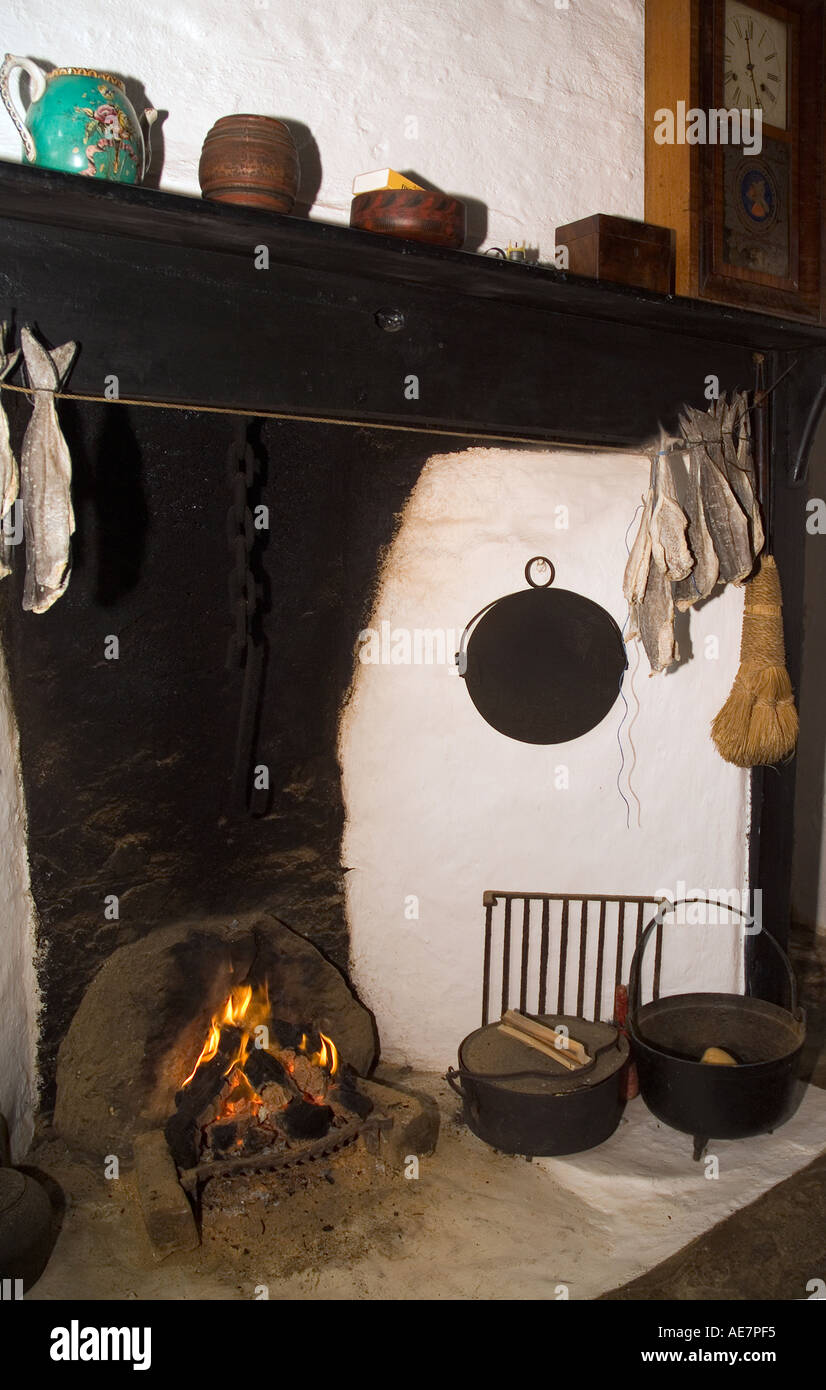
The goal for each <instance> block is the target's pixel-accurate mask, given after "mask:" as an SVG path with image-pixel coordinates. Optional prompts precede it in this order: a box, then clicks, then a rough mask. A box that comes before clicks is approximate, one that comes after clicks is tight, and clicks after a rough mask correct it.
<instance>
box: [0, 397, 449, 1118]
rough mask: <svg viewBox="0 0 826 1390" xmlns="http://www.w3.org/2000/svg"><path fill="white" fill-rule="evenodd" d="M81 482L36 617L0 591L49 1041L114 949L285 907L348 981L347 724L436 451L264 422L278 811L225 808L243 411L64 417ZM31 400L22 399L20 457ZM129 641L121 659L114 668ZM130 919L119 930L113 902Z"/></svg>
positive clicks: (355, 433) (263, 708)
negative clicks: (373, 618) (237, 439)
mask: <svg viewBox="0 0 826 1390" xmlns="http://www.w3.org/2000/svg"><path fill="white" fill-rule="evenodd" d="M60 410H61V419H62V422H63V425H64V429H65V433H66V436H67V439H68V442H69V446H70V450H71V454H72V459H73V467H74V499H75V509H76V514H77V536H76V545H75V565H74V571H73V574H72V579H71V583H70V585H69V588H68V590H67V592H66V594H65V595H64V596H63V597H62V598H61V599H59V600H58V602H57V603H56V604H55V605H54V607H53V608H52V609H51V610H50V611H49V612H48V613H46V614H44V615H39V616H38V615H33V614H28V613H23V612H22V610H21V607H20V598H21V593H22V579H23V563H22V562H23V556H22V553H19V554H18V556H17V566H16V570H15V573H14V575H13V576H12V577H11V579H8V580H6V582H5V583H4V584H3V585H2V586H0V608H1V609H2V621H3V635H4V640H5V644H6V650H7V653H8V660H9V668H10V675H11V681H12V690H13V695H14V700H15V706H16V711H17V717H18V722H19V726H20V738H21V754H22V764H23V778H24V784H25V793H26V801H27V807H28V817H29V847H30V861H31V873H32V887H33V892H34V897H35V902H36V906H37V911H38V914H39V919H40V929H39V930H40V946H41V960H40V977H41V987H42V991H43V998H44V1006H45V1007H44V1013H43V1019H42V1039H41V1059H40V1060H41V1068H42V1074H43V1079H44V1083H45V1087H46V1093H45V1099H46V1101H47V1102H48V1100H49V1097H50V1094H51V1092H50V1088H51V1085H52V1081H53V1074H54V1059H55V1054H56V1050H57V1047H58V1045H59V1043H60V1041H61V1039H62V1038H63V1036H64V1034H65V1032H66V1030H67V1028H68V1025H69V1022H70V1020H71V1018H72V1016H73V1014H74V1012H75V1010H76V1008H77V1006H78V1004H79V1002H80V999H81V997H82V994H83V991H84V990H85V988H86V986H87V984H88V983H89V981H90V979H91V978H92V977H93V976H94V974H95V973H96V971H97V970H98V969H99V967H100V966H101V964H102V963H103V961H104V960H106V959H107V957H108V956H109V955H110V954H111V953H112V952H113V951H114V950H115V949H116V948H117V947H119V946H122V945H124V944H125V943H127V942H130V941H134V940H137V939H138V938H140V937H141V936H143V935H145V934H146V933H148V932H150V931H152V930H153V928H155V927H157V926H159V925H162V924H165V923H169V922H171V921H174V920H176V919H179V918H185V917H186V918H191V917H192V916H193V915H197V913H199V912H203V913H207V914H209V915H210V916H215V915H216V914H222V913H226V914H228V915H234V914H236V913H239V912H242V911H246V910H250V909H265V910H266V909H268V910H271V911H273V912H275V913H276V914H277V915H278V916H279V917H280V918H281V919H282V920H283V921H285V922H287V923H288V924H289V925H290V926H291V927H293V929H294V930H296V931H298V932H300V933H302V934H303V935H306V936H307V937H309V938H310V939H311V940H312V941H313V942H314V943H315V944H316V945H317V946H318V947H319V948H320V949H321V950H322V951H323V952H324V953H325V954H326V955H327V956H328V957H329V958H330V959H331V960H332V961H334V962H335V963H336V964H337V965H338V966H339V967H341V968H342V969H343V970H344V971H345V973H346V968H347V959H348V941H347V929H346V922H345V918H344V912H343V899H342V867H341V864H340V856H339V843H340V835H341V829H342V818H343V809H342V799H341V790H340V778H339V769H338V765H337V760H336V736H337V724H338V716H339V710H340V707H341V703H342V700H343V697H344V695H345V693H346V689H347V686H348V684H349V680H350V678H351V674H352V663H353V652H354V643H355V639H356V634H357V632H358V630H359V628H360V627H362V626H363V625H364V623H365V621H366V615H367V613H368V611H369V605H370V598H371V594H372V590H373V586H374V584H375V580H376V575H377V568H378V564H379V560H380V555H381V550H382V547H383V546H385V545H386V544H387V543H388V542H389V541H390V539H391V538H392V534H393V529H394V525H395V518H396V515H397V513H398V512H399V510H400V509H401V507H402V506H403V504H404V501H405V499H406V497H407V495H408V493H409V491H410V488H411V487H412V485H413V483H414V482H415V480H416V478H417V476H418V474H419V472H420V470H421V467H422V466H423V464H424V462H425V460H426V459H427V457H428V456H429V455H430V454H431V453H434V452H438V451H440V450H443V449H444V448H445V446H446V441H445V440H444V439H443V438H441V437H433V436H417V435H412V434H411V435H407V434H399V433H396V432H393V433H383V432H381V431H373V430H369V431H368V430H363V429H354V428H350V427H346V426H321V425H303V424H295V423H292V422H289V423H284V422H265V423H262V424H260V426H258V427H256V426H253V427H252V429H251V437H252V439H253V441H254V444H255V448H256V452H257V454H258V455H259V457H260V458H261V460H262V464H263V482H262V488H261V500H262V501H263V502H264V503H265V504H266V505H267V506H268V507H269V512H270V531H269V535H268V538H267V543H266V546H265V548H264V551H263V556H262V559H263V565H264V568H265V571H266V575H267V583H266V598H265V606H266V609H267V611H266V612H265V614H264V619H263V630H264V636H265V638H266V643H267V647H268V650H269V659H268V663H267V669H266V675H265V682H264V687H263V693H262V698H261V702H260V720H259V728H258V734H257V743H256V751H255V762H256V763H263V764H266V765H267V766H268V768H269V772H270V779H271V791H270V797H269V802H268V805H267V807H266V808H265V811H264V814H262V815H258V816H251V815H249V814H248V813H243V812H242V813H241V814H238V813H237V811H234V810H233V806H232V801H231V796H230V774H231V769H232V764H233V757H234V748H235V742H236V734H237V728H238V721H239V714H240V703H241V675H240V673H239V672H238V671H237V670H235V671H233V670H228V669H227V666H226V654H227V646H228V639H229V637H230V633H231V617H230V599H229V576H230V567H231V566H230V558H229V550H228V546H227V539H226V517H227V511H228V508H229V506H230V501H231V498H230V491H229V485H228V482H227V472H226V456H227V448H228V445H229V443H230V441H231V440H232V439H233V437H234V435H235V434H236V431H237V427H238V422H237V421H236V420H233V419H232V418H230V417H222V416H213V415H207V414H203V413H202V414H199V413H195V412H192V413H190V412H180V411H162V410H155V409H150V408H140V409H137V408H132V407H127V406H121V405H103V404H100V405H82V406H81V405H78V404H77V403H73V402H64V403H62V404H61V407H60ZM28 411H29V407H28V405H27V403H26V402H25V399H24V398H22V397H14V398H13V400H12V403H11V405H10V416H11V419H12V433H13V438H14V439H15V440H16V441H17V442H18V443H19V441H20V438H21V435H22V430H23V428H24V427H25V422H26V420H27V418H28ZM112 635H114V636H117V638H118V640H119V657H118V659H117V660H107V658H106V655H105V651H106V639H107V637H109V636H112ZM110 894H115V895H117V897H118V903H119V916H118V918H117V920H107V917H106V913H105V900H106V898H107V895H110Z"/></svg>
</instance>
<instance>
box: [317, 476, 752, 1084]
mask: <svg viewBox="0 0 826 1390" xmlns="http://www.w3.org/2000/svg"><path fill="white" fill-rule="evenodd" d="M648 471H649V466H648V460H647V459H644V458H639V457H629V456H627V455H621V454H605V455H592V454H589V453H586V452H579V451H577V452H575V453H558V454H553V453H547V452H534V451H530V452H522V451H518V452H517V451H514V450H509V449H490V450H469V451H466V452H463V453H454V454H445V455H440V456H438V457H435V458H432V459H431V460H430V461H429V463H428V465H427V467H426V469H425V470H424V472H423V474H422V476H421V478H420V480H419V482H418V485H417V487H416V488H415V491H414V493H413V496H412V498H411V500H410V502H409V504H408V506H407V508H406V510H405V513H404V517H403V521H402V525H401V528H400V530H399V533H398V536H397V538H396V540H395V542H394V544H393V546H392V547H391V549H390V551H389V553H388V556H387V559H386V564H385V569H384V574H383V580H382V584H381V587H380V591H379V593H378V596H377V599H376V605H375V610H374V614H373V617H372V619H371V624H370V625H371V627H374V628H377V629H380V624H381V622H382V621H385V622H388V623H389V624H390V628H391V631H392V630H393V629H399V628H405V627H406V628H420V629H428V628H429V629H434V628H447V629H451V628H452V629H455V630H456V632H457V633H458V634H461V631H462V629H463V627H464V625H465V623H467V622H468V621H469V620H470V619H471V618H472V616H473V615H474V614H475V613H477V612H478V611H479V609H481V608H482V607H483V606H484V605H485V604H486V603H489V602H490V601H491V600H492V599H496V598H498V597H500V596H501V595H503V594H507V593H511V592H513V591H514V590H516V589H521V588H523V587H524V578H523V570H524V566H525V563H526V561H527V560H528V559H529V558H530V557H531V556H532V555H537V554H542V555H547V556H548V557H549V558H550V559H551V560H552V561H553V563H554V565H555V566H556V579H555V584H556V585H557V586H558V587H560V588H565V589H573V590H576V591H577V592H579V593H582V594H585V595H586V596H587V597H588V598H591V599H594V600H595V601H596V602H597V603H600V604H602V605H603V606H604V607H605V608H606V609H607V610H608V612H609V613H611V614H612V615H613V617H614V618H615V619H616V621H617V622H618V623H619V624H620V626H622V624H623V622H624V619H625V612H624V600H623V597H622V575H623V570H624V567H625V560H626V548H625V533H626V529H627V527H628V525H629V522H630V520H631V518H632V516H633V514H634V510H635V508H636V506H637V504H638V502H639V501H640V497H641V494H642V493H643V491H644V490H645V487H646V486H647V481H648ZM560 504H561V505H563V506H564V507H566V508H567V509H568V521H569V525H568V528H567V529H557V527H556V521H557V515H558V514H557V512H556V508H557V507H558V506H560ZM560 515H561V514H560ZM631 536H633V532H632V533H631ZM629 539H631V537H629ZM742 603H743V600H742V593H741V592H737V591H735V590H734V589H729V590H727V591H726V592H725V593H724V594H723V595H721V596H720V597H718V598H715V599H714V600H713V601H711V602H709V603H707V604H706V605H704V607H703V609H702V611H700V612H694V613H693V614H692V615H691V625H690V639H691V645H692V648H693V656H692V659H691V660H690V661H688V662H687V663H686V664H685V665H684V666H682V667H680V668H678V669H677V670H676V671H675V672H674V673H673V674H668V675H659V676H651V675H650V673H649V668H648V665H647V662H646V661H645V658H644V657H643V658H642V661H641V664H640V666H639V669H638V670H637V672H636V675H635V676H634V680H633V690H634V692H635V693H636V696H637V697H638V698H639V702H640V711H639V716H638V717H637V718H636V720H635V722H634V725H633V733H632V738H633V743H634V746H635V748H636V765H635V767H634V768H633V771H632V772H631V784H632V787H633V789H634V790H635V791H636V794H637V796H638V797H639V801H640V803H641V827H638V826H637V823H636V806H635V803H634V802H633V800H632V803H631V804H632V810H633V813H634V814H633V815H632V819H631V828H630V829H629V828H627V826H626V810H625V805H624V803H623V801H622V799H621V797H620V794H619V791H618V789H617V776H618V773H619V770H620V750H619V746H618V743H617V733H618V728H619V725H620V720H621V717H622V713H623V706H622V702H621V701H618V702H617V704H616V705H615V706H614V708H613V710H612V711H611V713H610V714H609V715H608V716H607V718H606V719H605V720H604V721H603V723H602V724H600V725H599V726H598V727H597V728H596V729H594V730H592V731H591V732H590V733H589V734H586V735H584V736H583V737H582V738H581V739H577V740H574V741H573V742H571V743H568V744H565V745H560V746H557V747H548V748H541V747H535V746H533V745H529V744H522V743H518V742H515V741H513V740H511V739H508V738H505V737H503V736H502V735H501V734H499V733H497V732H496V731H495V730H494V729H492V728H490V727H489V725H487V724H486V723H485V722H484V720H483V719H482V718H481V716H480V715H479V714H478V713H477V711H476V709H475V707H474V706H473V704H472V702H471V700H470V697H469V695H468V694H467V691H466V690H465V688H464V684H463V682H462V680H461V679H460V678H459V677H458V676H456V675H454V674H451V673H450V670H449V667H447V666H438V665H424V664H421V665H393V664H372V663H367V662H364V663H361V662H360V663H359V664H358V666H357V672H356V678H355V682H354V688H353V692H352V698H351V700H350V703H349V705H348V707H347V709H346V712H345V717H344V720H343V727H342V737H341V761H342V767H343V774H344V793H345V803H346V808H347V830H346V836H345V846H344V858H343V862H344V864H345V865H346V866H347V870H348V872H347V875H346V883H347V891H348V904H349V913H350V920H351V930H352V942H353V944H352V952H353V965H354V975H355V980H356V984H357V986H358V987H359V990H360V992H361V994H362V997H363V998H364V1001H365V1002H366V1003H367V1004H368V1005H369V1007H370V1008H372V1009H373V1010H374V1011H375V1014H376V1018H377V1021H378V1026H379V1034H380V1037H381V1040H382V1048H383V1053H384V1055H385V1056H387V1057H389V1058H391V1059H396V1060H405V1061H408V1062H412V1063H415V1064H416V1065H419V1066H424V1067H443V1066H445V1065H446V1064H447V1063H449V1062H450V1061H452V1060H453V1059H454V1056H455V1052H456V1045H457V1043H458V1042H459V1041H460V1040H461V1038H462V1037H463V1036H464V1034H465V1033H467V1032H469V1031H470V1030H471V1029H472V1028H474V1027H478V1024H479V1011H480V1000H481V964H482V924H483V911H482V893H483V891H484V890H485V889H486V888H496V889H501V890H512V891H518V890H520V889H521V890H523V891H524V890H528V891H540V892H542V891H544V892H562V893H564V892H571V893H573V892H580V893H582V892H585V893H609V894H628V895H642V894H648V893H656V892H658V891H668V892H670V894H676V893H678V892H679V891H680V889H679V887H678V885H679V882H680V880H683V881H684V883H685V885H686V888H687V889H688V890H689V891H691V890H694V891H699V892H705V893H707V894H713V893H714V892H715V891H725V892H732V891H737V892H740V891H742V890H743V888H744V884H745V877H746V869H747V864H746V859H747V856H746V825H747V785H748V784H747V776H746V774H745V773H743V772H741V771H739V770H738V769H736V768H733V767H731V766H730V765H729V764H727V763H724V762H723V761H722V759H721V758H720V757H719V756H718V754H717V752H716V750H715V748H714V746H713V744H712V742H711V739H710V737H709V724H710V721H711V719H712V717H713V716H714V715H715V714H716V712H717V710H718V709H719V708H720V706H721V705H722V704H723V702H724V700H725V699H726V696H727V695H728V692H729V690H730V688H731V683H732V680H733V678H734V673H735V671H736V669H737V665H738V660H739V647H740V625H741V617H742ZM709 637H711V638H716V639H717V647H716V650H718V652H719V654H718V655H716V656H715V655H714V654H713V653H714V651H715V644H714V643H713V642H712V643H708V644H707V642H706V639H707V638H709ZM363 650H364V652H365V654H366V651H367V648H366V646H365V647H364V648H363ZM636 651H637V649H636V646H634V647H633V648H632V652H631V665H632V667H633V666H634V665H635V664H636V661H637V656H636ZM626 691H627V693H628V699H629V704H630V705H631V709H632V713H633V710H634V708H635V700H634V698H633V694H632V691H631V690H630V689H629V686H628V678H626ZM625 748H626V757H627V759H628V760H629V763H630V761H632V760H633V753H632V752H631V750H630V749H629V746H628V743H627V739H626V743H625ZM628 765H629V764H628V763H627V765H626V767H628ZM563 766H564V767H565V768H566V769H567V771H568V782H569V785H568V787H567V788H564V787H563V788H561V789H560V787H559V786H558V785H557V783H558V782H562V781H564V778H560V777H558V776H557V773H558V769H559V768H560V767H563ZM622 785H623V789H624V790H625V791H626V795H628V789H627V783H626V782H625V781H623V782H622ZM410 898H416V899H418V914H419V915H418V919H415V918H413V919H411V918H410V916H409V915H406V914H407V912H409V910H410V904H409V899H410ZM414 910H415V905H414ZM737 942H738V936H737V933H736V932H735V930H734V929H732V928H731V927H729V926H724V925H719V924H718V925H711V926H708V927H705V926H703V927H695V926H692V925H690V924H686V925H684V926H680V927H677V928H674V929H671V930H670V931H669V936H668V939H667V942H666V946H667V948H668V949H666V950H665V951H664V973H663V992H664V993H669V992H672V991H673V990H676V989H678V988H680V987H688V985H689V984H691V983H693V985H694V987H695V988H717V989H737V988H739V978H740V977H739V971H738V969H737V968H736V966H735V959H737V960H738V961H739V959H740V957H739V955H738V951H737ZM590 975H591V977H592V975H593V972H590Z"/></svg>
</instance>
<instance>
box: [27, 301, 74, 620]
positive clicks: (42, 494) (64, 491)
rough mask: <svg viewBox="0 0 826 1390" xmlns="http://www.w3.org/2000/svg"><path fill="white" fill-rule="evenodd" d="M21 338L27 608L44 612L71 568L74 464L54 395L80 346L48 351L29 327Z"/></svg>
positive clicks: (62, 589) (64, 345)
mask: <svg viewBox="0 0 826 1390" xmlns="http://www.w3.org/2000/svg"><path fill="white" fill-rule="evenodd" d="M20 340H21V343H22V346H23V357H24V359H25V362H26V368H27V371H28V374H29V384H30V386H31V387H32V390H33V393H34V409H33V411H32V418H31V420H30V421H29V423H28V426H27V427H26V434H25V438H24V440H23V450H22V455H21V470H20V496H21V500H22V502H23V528H24V531H25V535H26V581H25V584H24V587H23V607H24V609H26V610H27V611H28V610H30V611H32V612H34V613H45V612H46V610H47V609H48V608H51V606H52V604H53V603H54V602H55V600H56V599H58V598H59V597H60V595H61V594H62V593H63V592H64V590H65V588H66V585H67V584H68V582H69V574H70V568H71V565H70V545H71V541H70V538H71V536H72V534H73V533H74V529H75V517H74V511H73V510H72V492H71V482H72V461H71V458H70V457H69V450H68V448H67V446H66V441H65V439H64V438H63V434H62V432H61V429H60V425H59V424H58V421H57V414H56V412H55V403H54V393H55V391H56V390H58V389H59V388H60V386H61V385H62V384H63V381H64V378H65V377H66V375H67V373H68V371H69V368H70V367H71V365H72V361H73V360H74V355H75V351H76V347H77V344H76V343H64V344H63V345H62V347H58V348H54V349H53V350H52V351H48V350H47V349H46V348H44V347H42V346H41V345H40V343H38V341H37V339H36V338H35V337H34V336H33V334H32V333H31V332H30V330H29V329H28V328H23V329H22V330H21V334H20Z"/></svg>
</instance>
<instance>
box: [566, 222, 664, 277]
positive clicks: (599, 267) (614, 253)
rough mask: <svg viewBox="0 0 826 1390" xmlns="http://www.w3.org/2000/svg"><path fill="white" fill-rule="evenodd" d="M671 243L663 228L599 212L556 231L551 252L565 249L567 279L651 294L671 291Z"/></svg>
mask: <svg viewBox="0 0 826 1390" xmlns="http://www.w3.org/2000/svg"><path fill="white" fill-rule="evenodd" d="M674 240H675V238H674V233H673V231H672V230H671V229H670V228H669V227H655V226H654V225H653V224H652V223H651V222H636V221H635V220H634V219H633V218H631V217H609V216H607V215H606V214H605V213H603V212H597V213H594V215H593V216H592V217H583V218H581V219H580V221H579V222H569V223H568V224H567V225H566V226H564V227H557V229H556V245H557V251H558V250H559V248H560V246H567V248H568V265H567V269H568V270H570V271H571V273H572V274H573V275H588V276H591V277H592V278H593V279H595V280H610V281H613V282H614V283H615V284H618V285H636V286H637V288H638V289H641V290H653V291H654V292H655V293H657V294H672V293H673V291H674ZM558 264H559V258H558V257H557V265H558Z"/></svg>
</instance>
